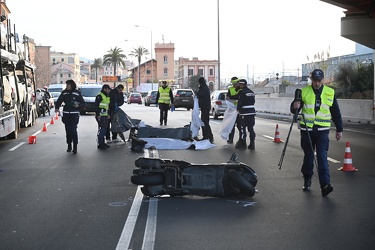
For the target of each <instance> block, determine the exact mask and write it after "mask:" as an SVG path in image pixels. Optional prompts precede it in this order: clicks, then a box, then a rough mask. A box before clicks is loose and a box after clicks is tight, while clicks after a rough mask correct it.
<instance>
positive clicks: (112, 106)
mask: <svg viewBox="0 0 375 250" xmlns="http://www.w3.org/2000/svg"><path fill="white" fill-rule="evenodd" d="M122 91H124V85H122V84H119V85H118V86H117V87H116V88H114V89H112V90H111V92H109V98H110V103H109V111H110V112H109V114H110V117H111V120H112V119H113V117H114V114H115V113H116V112H117V111H118V109H119V108H120V107H121V106H122V105H123V104H124V93H123V92H122ZM110 139H111V122H108V128H107V133H106V140H107V142H109V141H110ZM119 141H120V140H119V139H117V132H112V142H119Z"/></svg>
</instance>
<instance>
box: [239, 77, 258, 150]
mask: <svg viewBox="0 0 375 250" xmlns="http://www.w3.org/2000/svg"><path fill="white" fill-rule="evenodd" d="M239 84H240V88H241V91H240V92H239V96H238V104H237V111H238V122H237V127H238V130H239V134H240V135H239V140H238V142H237V143H236V146H235V147H236V148H238V149H246V130H247V131H248V132H249V133H250V144H249V146H248V149H251V150H253V149H255V132H254V125H255V108H254V104H255V95H254V92H253V91H252V90H251V89H249V88H248V87H247V81H246V80H245V79H241V80H240V81H239Z"/></svg>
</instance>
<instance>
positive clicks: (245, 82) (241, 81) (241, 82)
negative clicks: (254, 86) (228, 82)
mask: <svg viewBox="0 0 375 250" xmlns="http://www.w3.org/2000/svg"><path fill="white" fill-rule="evenodd" d="M238 83H239V84H243V85H247V81H246V80H245V79H241V80H239V81H238Z"/></svg>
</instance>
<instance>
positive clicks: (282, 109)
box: [255, 95, 375, 124]
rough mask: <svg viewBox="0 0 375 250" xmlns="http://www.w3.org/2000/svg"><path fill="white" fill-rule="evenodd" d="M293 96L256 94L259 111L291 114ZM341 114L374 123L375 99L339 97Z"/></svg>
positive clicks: (349, 118) (351, 119) (355, 120)
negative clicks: (374, 100) (374, 101)
mask: <svg viewBox="0 0 375 250" xmlns="http://www.w3.org/2000/svg"><path fill="white" fill-rule="evenodd" d="M293 99H294V98H293V97H268V95H256V96H255V108H256V110H257V112H265V113H274V114H284V115H288V114H290V104H291V102H292V101H293ZM338 103H339V105H340V110H341V115H342V118H343V120H344V121H350V122H358V123H371V124H374V123H375V120H374V110H373V108H374V103H373V100H362V99H338Z"/></svg>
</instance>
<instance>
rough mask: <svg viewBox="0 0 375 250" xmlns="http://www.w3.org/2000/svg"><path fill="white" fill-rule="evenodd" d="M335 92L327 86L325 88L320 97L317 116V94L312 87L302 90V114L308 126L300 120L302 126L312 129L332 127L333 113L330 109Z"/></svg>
mask: <svg viewBox="0 0 375 250" xmlns="http://www.w3.org/2000/svg"><path fill="white" fill-rule="evenodd" d="M334 96H335V91H334V90H333V89H332V88H330V87H327V86H323V90H322V93H321V95H320V102H321V104H320V108H319V110H318V112H317V113H316V114H315V101H316V100H315V99H316V96H315V93H314V90H313V87H312V86H306V87H304V88H303V89H302V101H303V107H302V113H303V114H304V116H305V121H306V124H305V123H304V120H303V119H301V120H300V124H302V125H305V126H307V127H309V128H312V127H313V126H314V125H318V126H322V127H330V126H331V118H332V117H331V112H330V110H329V109H330V107H331V106H332V104H333V99H334Z"/></svg>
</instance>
